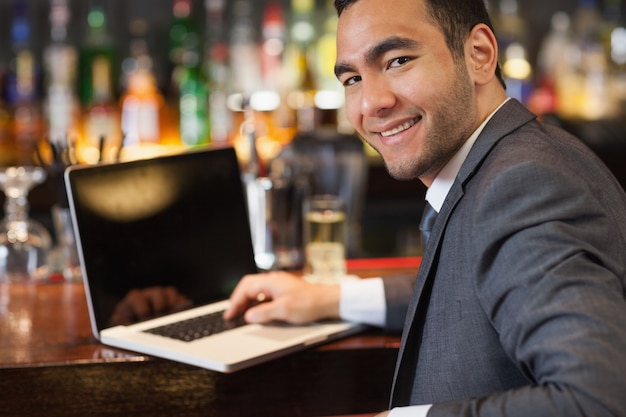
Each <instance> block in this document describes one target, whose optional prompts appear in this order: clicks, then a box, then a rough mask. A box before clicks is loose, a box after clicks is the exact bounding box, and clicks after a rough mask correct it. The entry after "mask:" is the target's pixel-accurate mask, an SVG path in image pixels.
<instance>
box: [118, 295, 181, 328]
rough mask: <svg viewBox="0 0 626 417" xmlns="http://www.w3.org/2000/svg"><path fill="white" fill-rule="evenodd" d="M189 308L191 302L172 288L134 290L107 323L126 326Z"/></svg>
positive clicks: (119, 304)
mask: <svg viewBox="0 0 626 417" xmlns="http://www.w3.org/2000/svg"><path fill="white" fill-rule="evenodd" d="M190 306H191V300H189V299H188V298H187V297H185V296H184V295H182V294H181V293H179V292H178V290H177V289H176V288H174V287H149V288H142V289H134V290H131V291H129V292H128V294H126V296H125V297H124V298H123V299H122V301H120V302H119V303H118V304H117V305H116V306H115V310H114V311H113V314H112V315H111V319H110V320H109V322H110V324H111V325H118V324H122V325H127V324H132V323H136V322H139V321H142V320H146V319H150V318H153V317H157V316H160V315H163V314H166V313H172V312H175V311H180V310H184V309H185V308H187V307H190Z"/></svg>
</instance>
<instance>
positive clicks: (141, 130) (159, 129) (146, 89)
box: [120, 19, 180, 156]
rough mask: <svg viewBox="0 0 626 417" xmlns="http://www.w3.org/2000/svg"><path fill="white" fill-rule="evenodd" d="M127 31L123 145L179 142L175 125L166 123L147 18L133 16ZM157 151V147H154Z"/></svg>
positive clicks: (122, 109)
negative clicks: (127, 52)
mask: <svg viewBox="0 0 626 417" xmlns="http://www.w3.org/2000/svg"><path fill="white" fill-rule="evenodd" d="M130 32H131V36H132V39H131V43H130V50H131V51H130V52H131V54H130V56H129V57H128V58H126V59H125V60H124V61H123V63H122V71H123V77H122V82H123V85H124V88H125V90H124V92H123V94H122V96H121V98H120V110H121V126H122V132H123V134H124V147H125V148H126V150H127V151H128V150H129V149H128V148H133V147H137V146H139V145H149V146H152V147H154V149H157V148H159V146H158V145H175V144H177V143H178V144H180V140H179V139H178V137H177V135H176V133H175V131H176V130H177V129H175V128H172V126H169V127H168V126H166V122H167V121H168V119H167V118H166V113H165V98H164V96H163V94H162V93H161V91H160V90H159V88H158V86H157V81H156V77H155V75H154V73H153V63H152V58H151V56H150V54H149V52H148V43H147V40H146V34H147V32H148V26H147V22H146V21H144V20H143V19H134V20H132V21H131V22H130ZM172 135H174V136H175V137H172ZM155 145H156V146H155ZM139 152H144V151H143V150H141V151H139ZM149 152H150V151H149ZM157 152H160V150H158V149H157ZM140 156H143V155H140Z"/></svg>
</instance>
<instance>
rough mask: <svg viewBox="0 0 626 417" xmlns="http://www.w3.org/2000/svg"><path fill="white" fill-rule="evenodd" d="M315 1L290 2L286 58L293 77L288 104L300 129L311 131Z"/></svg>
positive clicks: (313, 116)
mask: <svg viewBox="0 0 626 417" xmlns="http://www.w3.org/2000/svg"><path fill="white" fill-rule="evenodd" d="M314 11H315V1H313V0H291V12H292V19H291V25H290V30H289V36H290V39H289V45H288V48H287V52H286V55H285V60H286V65H287V68H288V69H287V71H288V73H289V74H292V75H291V78H290V91H291V93H290V95H289V98H288V103H289V105H290V107H291V108H292V109H294V111H295V113H296V123H297V130H298V131H300V132H306V131H311V130H313V129H314V128H315V92H316V88H315V87H316V86H315V78H314V69H313V64H312V62H313V61H314V60H313V59H312V57H311V55H312V54H313V52H312V48H313V47H312V45H313V40H314V39H315V35H316V33H315V26H314V25H313V15H314Z"/></svg>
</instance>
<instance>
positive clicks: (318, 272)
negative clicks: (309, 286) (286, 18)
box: [302, 194, 347, 284]
mask: <svg viewBox="0 0 626 417" xmlns="http://www.w3.org/2000/svg"><path fill="white" fill-rule="evenodd" d="M346 224H347V223H346V208H345V202H344V201H343V200H342V199H341V197H339V196H336V195H326V194H325V195H313V196H310V197H309V198H307V199H305V201H304V204H303V231H302V233H303V238H304V251H305V252H304V253H305V256H304V258H305V263H304V278H305V279H306V280H307V281H309V282H316V283H321V284H337V283H339V282H340V281H341V280H342V279H343V278H345V276H346Z"/></svg>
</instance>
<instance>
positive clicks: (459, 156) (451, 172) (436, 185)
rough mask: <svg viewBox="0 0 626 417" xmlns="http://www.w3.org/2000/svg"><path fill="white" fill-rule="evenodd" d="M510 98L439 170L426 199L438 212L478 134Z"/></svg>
mask: <svg viewBox="0 0 626 417" xmlns="http://www.w3.org/2000/svg"><path fill="white" fill-rule="evenodd" d="M508 100H509V99H508V98H507V99H506V100H504V101H503V102H502V104H500V105H499V106H498V108H497V109H495V110H494V111H493V113H491V114H490V115H489V117H487V118H486V119H485V121H484V122H483V123H482V124H481V125H480V126H479V127H478V129H476V130H475V131H474V133H472V135H471V136H470V137H469V138H468V139H467V140H466V141H465V143H464V144H463V146H461V148H460V149H459V150H458V151H457V152H456V154H454V156H453V157H452V158H451V159H450V160H449V161H448V162H447V163H446V165H444V167H443V168H442V169H441V171H439V174H437V176H436V177H435V180H434V181H433V183H432V184H431V186H430V187H429V188H428V190H427V191H426V201H428V203H430V205H431V206H432V207H433V208H434V209H435V211H437V213H439V211H440V210H441V207H442V206H443V202H444V200H445V199H446V197H447V196H448V192H449V191H450V188H452V184H453V183H454V180H455V179H456V176H457V174H458V173H459V170H460V169H461V166H462V165H463V162H465V158H467V155H468V154H469V152H470V150H471V149H472V146H474V143H475V142H476V139H478V136H480V134H481V132H482V131H483V129H484V128H485V125H486V124H487V122H489V120H491V118H492V117H493V115H494V114H496V112H497V111H498V110H500V108H501V107H502V106H503V105H504V103H506V102H507V101H508Z"/></svg>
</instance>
